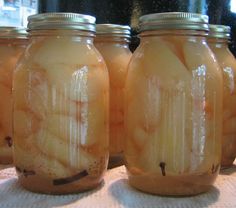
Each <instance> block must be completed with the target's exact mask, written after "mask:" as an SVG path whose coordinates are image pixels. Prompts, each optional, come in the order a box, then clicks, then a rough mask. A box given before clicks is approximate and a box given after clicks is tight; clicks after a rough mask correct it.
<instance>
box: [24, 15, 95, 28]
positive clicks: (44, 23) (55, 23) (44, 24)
mask: <svg viewBox="0 0 236 208" xmlns="http://www.w3.org/2000/svg"><path fill="white" fill-rule="evenodd" d="M95 21H96V18H95V17H93V16H90V15H84V14H78V13H63V12H58V13H42V14H35V15H31V16H29V17H28V30H29V31H31V30H51V29H52V30H56V29H66V30H83V31H89V32H96V27H95Z"/></svg>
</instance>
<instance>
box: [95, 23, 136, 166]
mask: <svg viewBox="0 0 236 208" xmlns="http://www.w3.org/2000/svg"><path fill="white" fill-rule="evenodd" d="M96 30H97V31H96V38H95V42H94V44H95V47H96V48H97V49H98V50H99V52H100V53H101V54H102V56H103V58H104V60H105V62H106V65H107V68H108V71H109V78H110V112H109V113H110V122H109V123H110V125H109V127H110V128H109V132H110V135H109V142H110V143H109V154H110V155H109V167H110V168H111V167H115V166H119V165H122V164H123V151H124V148H123V146H124V145H123V143H124V137H125V136H124V86H125V79H126V74H127V67H128V63H129V60H130V58H131V55H132V53H131V52H130V50H129V40H130V27H129V26H124V25H115V24H98V25H97V26H96Z"/></svg>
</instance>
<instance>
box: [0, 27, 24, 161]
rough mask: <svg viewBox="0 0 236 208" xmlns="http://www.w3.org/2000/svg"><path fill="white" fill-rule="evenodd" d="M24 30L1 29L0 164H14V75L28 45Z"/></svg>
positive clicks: (15, 28) (13, 28) (14, 28)
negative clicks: (18, 61)
mask: <svg viewBox="0 0 236 208" xmlns="http://www.w3.org/2000/svg"><path fill="white" fill-rule="evenodd" d="M27 42H28V41H27V32H26V30H25V29H24V28H17V27H0V97H1V99H0V164H4V165H7V164H11V163H12V74H13V70H14V68H15V65H16V62H17V60H18V59H19V57H20V55H21V54H22V52H23V51H24V49H25V47H26V45H27Z"/></svg>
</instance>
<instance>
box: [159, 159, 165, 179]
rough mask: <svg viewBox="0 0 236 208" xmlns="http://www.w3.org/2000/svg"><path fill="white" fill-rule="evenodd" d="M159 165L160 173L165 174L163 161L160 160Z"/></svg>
mask: <svg viewBox="0 0 236 208" xmlns="http://www.w3.org/2000/svg"><path fill="white" fill-rule="evenodd" d="M159 166H160V168H161V173H162V175H163V176H165V175H166V171H165V167H166V164H165V163H164V162H160V164H159Z"/></svg>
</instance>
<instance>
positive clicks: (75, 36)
mask: <svg viewBox="0 0 236 208" xmlns="http://www.w3.org/2000/svg"><path fill="white" fill-rule="evenodd" d="M28 20H29V23H28V31H29V37H30V43H29V46H28V47H27V49H26V51H25V53H24V56H23V57H22V59H21V61H20V63H19V64H18V67H17V68H16V71H15V74H14V82H13V96H14V164H15V166H16V170H17V173H18V177H19V181H20V183H21V184H22V186H23V187H25V188H26V189H28V190H31V191H35V192H41V193H50V194H66V193H74V192H81V191H84V190H88V189H92V188H94V187H96V186H98V185H99V184H100V183H101V182H102V179H103V174H104V172H105V170H106V167H107V162H108V127H109V126H108V125H109V123H108V119H109V117H108V104H109V103H108V102H109V81H108V72H107V68H106V65H105V62H104V61H103V59H102V56H101V55H100V54H99V53H98V51H97V50H96V49H95V47H94V45H93V39H94V35H95V30H96V28H95V18H94V17H92V16H88V15H82V14H75V13H44V14H38V15H33V16H30V17H29V18H28Z"/></svg>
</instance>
